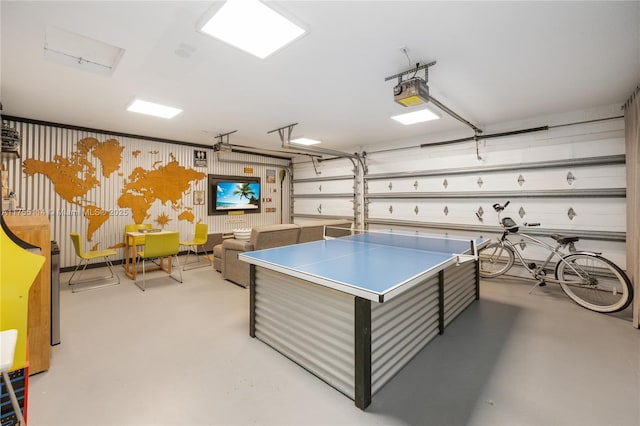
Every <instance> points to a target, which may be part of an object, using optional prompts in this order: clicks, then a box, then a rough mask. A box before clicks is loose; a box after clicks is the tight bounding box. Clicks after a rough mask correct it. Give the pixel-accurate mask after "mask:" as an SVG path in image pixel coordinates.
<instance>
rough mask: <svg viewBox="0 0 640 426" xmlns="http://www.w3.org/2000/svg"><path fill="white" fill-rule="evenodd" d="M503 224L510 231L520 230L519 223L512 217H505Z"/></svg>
mask: <svg viewBox="0 0 640 426" xmlns="http://www.w3.org/2000/svg"><path fill="white" fill-rule="evenodd" d="M502 226H504V228H505V229H506V230H507V231H509V232H514V233H515V232H518V229H520V228H519V227H518V224H517V223H515V222H514V220H513V219H511V218H510V217H505V218H503V219H502Z"/></svg>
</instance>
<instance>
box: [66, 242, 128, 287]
mask: <svg viewBox="0 0 640 426" xmlns="http://www.w3.org/2000/svg"><path fill="white" fill-rule="evenodd" d="M70 237H71V241H72V242H73V247H74V249H75V250H76V255H77V256H78V257H79V258H80V263H78V266H76V269H75V270H74V271H73V274H71V277H70V278H69V285H70V286H71V287H72V291H73V292H74V293H75V292H76V291H80V290H89V289H93V288H100V287H107V286H111V285H118V284H120V277H119V276H118V274H116V273H115V272H114V271H113V264H112V263H111V259H109V257H110V256H116V255H117V252H116V251H115V250H96V251H89V252H83V251H82V243H81V242H80V234H78V233H77V232H72V233H71V234H70ZM99 258H104V261H105V263H106V265H107V267H108V268H109V271H111V275H110V276H104V277H92V278H87V279H84V280H80V279H76V280H75V281H73V277H75V275H76V272H78V270H79V269H80V267H82V270H81V271H80V274H79V275H78V276H80V275H82V273H83V272H84V271H85V269H87V265H88V264H89V262H90V261H92V260H94V259H99ZM114 277H116V279H117V281H116V282H109V283H106V284H102V285H98V286H93V287H85V288H82V289H78V290H76V288H74V287H73V286H74V285H78V284H86V283H90V282H97V281H101V280H105V279H111V278H114Z"/></svg>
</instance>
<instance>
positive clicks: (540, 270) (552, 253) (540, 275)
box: [498, 231, 577, 283]
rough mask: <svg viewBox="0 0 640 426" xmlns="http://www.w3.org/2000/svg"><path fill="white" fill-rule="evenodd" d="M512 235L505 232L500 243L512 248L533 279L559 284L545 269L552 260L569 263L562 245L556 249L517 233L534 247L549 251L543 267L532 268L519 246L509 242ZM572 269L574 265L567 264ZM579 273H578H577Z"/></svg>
mask: <svg viewBox="0 0 640 426" xmlns="http://www.w3.org/2000/svg"><path fill="white" fill-rule="evenodd" d="M509 234H510V233H509V232H507V231H505V232H504V233H503V234H502V237H501V238H500V239H499V240H498V241H499V242H500V243H502V244H505V245H507V246H509V247H510V248H511V250H512V251H513V253H514V254H515V255H516V258H517V259H518V260H519V261H520V263H521V264H522V266H524V267H525V269H526V270H527V271H528V272H529V273H530V274H531V276H532V277H534V278H535V279H542V280H544V281H550V282H554V283H559V282H560V281H559V280H556V279H555V278H551V277H549V276H547V275H546V272H544V271H545V268H546V267H547V265H549V263H550V262H551V260H552V259H553V258H554V257H557V258H558V261H559V262H564V263H567V262H566V261H565V260H564V259H563V257H564V256H565V253H564V252H562V251H561V250H560V248H561V247H562V246H563V245H562V244H558V245H556V246H555V247H553V246H552V245H550V244H547V243H545V242H544V241H540V240H538V239H537V238H534V237H532V236H530V235H527V234H525V233H520V232H518V233H515V234H516V235H520V236H521V237H524V238H526V239H527V240H528V241H529V242H531V243H532V244H533V245H536V246H538V247H542V248H544V249H546V250H548V251H549V256H547V258H546V259H545V260H544V262H543V263H542V264H541V265H537V264H536V265H535V267H533V268H530V267H529V264H528V263H527V261H526V260H525V259H524V257H523V256H522V254H521V253H520V250H519V249H518V247H517V244H516V243H514V242H513V241H511V240H509V239H508V238H507V236H508V235H509ZM567 265H568V266H569V267H570V268H571V269H574V268H573V266H572V265H570V264H567ZM575 272H576V273H577V271H575Z"/></svg>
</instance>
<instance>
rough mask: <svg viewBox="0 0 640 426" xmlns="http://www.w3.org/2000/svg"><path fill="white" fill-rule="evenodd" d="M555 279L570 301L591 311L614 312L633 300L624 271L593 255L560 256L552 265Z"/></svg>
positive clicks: (631, 289)
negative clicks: (554, 270)
mask: <svg viewBox="0 0 640 426" xmlns="http://www.w3.org/2000/svg"><path fill="white" fill-rule="evenodd" d="M556 279H557V280H558V281H559V282H560V287H562V290H563V291H564V292H565V294H566V295H567V296H569V298H570V299H571V300H573V301H574V302H576V303H577V304H578V305H580V306H582V307H584V308H587V309H590V310H592V311H596V312H603V313H608V312H618V311H621V310H623V309H625V308H626V307H627V306H629V304H630V303H631V300H632V299H633V288H632V287H631V282H630V281H629V278H628V277H627V275H626V274H625V273H624V271H623V270H622V269H620V268H619V267H618V266H617V265H616V264H615V263H613V262H611V261H610V260H608V259H605V258H604V257H602V256H598V255H596V254H591V253H574V254H569V255H567V256H564V257H563V258H562V260H561V261H560V262H558V264H557V265H556Z"/></svg>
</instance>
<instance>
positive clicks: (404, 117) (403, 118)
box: [391, 108, 440, 125]
mask: <svg viewBox="0 0 640 426" xmlns="http://www.w3.org/2000/svg"><path fill="white" fill-rule="evenodd" d="M391 118H392V119H393V120H396V121H398V122H400V123H402V124H404V125H409V124H416V123H423V122H425V121H431V120H438V119H440V116H439V115H438V114H436V113H435V112H433V111H431V110H430V109H427V108H425V109H421V110H418V111H413V112H408V113H406V114H399V115H393V116H391Z"/></svg>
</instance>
